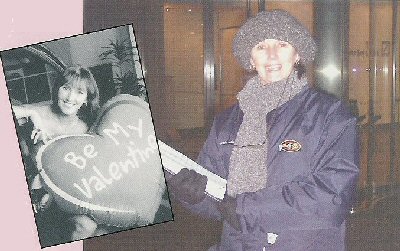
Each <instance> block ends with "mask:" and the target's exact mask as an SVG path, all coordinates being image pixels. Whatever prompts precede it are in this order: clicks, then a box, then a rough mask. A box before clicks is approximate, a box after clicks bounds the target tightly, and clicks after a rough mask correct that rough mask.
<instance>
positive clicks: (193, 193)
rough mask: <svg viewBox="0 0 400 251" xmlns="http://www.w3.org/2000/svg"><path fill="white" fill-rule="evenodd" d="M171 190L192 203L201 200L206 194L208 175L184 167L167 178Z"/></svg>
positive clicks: (181, 198)
mask: <svg viewBox="0 0 400 251" xmlns="http://www.w3.org/2000/svg"><path fill="white" fill-rule="evenodd" d="M167 184H168V188H169V191H171V192H172V194H174V195H176V196H177V197H178V199H180V200H183V201H184V202H187V203H189V204H191V205H193V204H197V203H199V202H201V201H202V200H203V199H204V198H205V196H206V194H205V190H206V185H207V177H206V176H204V175H201V174H199V173H196V172H195V171H193V170H188V169H187V168H183V169H182V170H181V171H179V173H177V174H175V175H173V176H172V177H170V178H169V179H168V180H167Z"/></svg>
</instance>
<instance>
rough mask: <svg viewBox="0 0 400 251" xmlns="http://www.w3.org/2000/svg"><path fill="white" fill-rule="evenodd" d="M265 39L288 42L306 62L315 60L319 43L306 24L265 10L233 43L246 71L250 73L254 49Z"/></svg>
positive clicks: (250, 21) (234, 50)
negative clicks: (317, 43)
mask: <svg viewBox="0 0 400 251" xmlns="http://www.w3.org/2000/svg"><path fill="white" fill-rule="evenodd" d="M265 39H276V40H280V41H285V42H288V43H289V44H291V45H292V46H293V47H294V48H295V49H296V51H297V53H299V55H300V58H301V61H302V62H304V63H305V62H310V61H313V60H314V56H315V52H316V50H317V48H316V44H315V41H314V39H313V38H312V36H311V34H310V32H309V31H308V30H307V28H306V27H305V26H304V25H303V24H301V23H300V22H299V21H298V20H297V19H296V18H294V17H293V16H292V15H290V14H289V13H288V12H287V11H284V10H272V11H263V12H259V13H258V14H257V15H256V16H254V17H252V18H250V19H248V20H247V21H246V22H245V23H244V24H243V25H242V27H240V29H239V31H238V33H237V34H236V36H235V38H234V40H233V54H234V55H235V57H236V59H237V60H238V61H239V63H240V65H241V66H242V67H243V68H245V69H246V70H251V68H252V67H251V64H250V58H251V50H252V49H253V47H254V46H256V45H257V44H258V43H259V42H262V41H264V40H265Z"/></svg>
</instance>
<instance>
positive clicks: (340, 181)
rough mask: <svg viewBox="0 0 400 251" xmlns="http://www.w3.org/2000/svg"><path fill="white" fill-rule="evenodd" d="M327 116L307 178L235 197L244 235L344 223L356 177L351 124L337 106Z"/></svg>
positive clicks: (355, 141) (355, 145)
mask: <svg viewBox="0 0 400 251" xmlns="http://www.w3.org/2000/svg"><path fill="white" fill-rule="evenodd" d="M328 114H329V115H327V116H326V119H325V120H324V122H323V123H324V127H323V133H322V135H321V137H320V140H319V145H318V150H317V151H316V152H315V154H314V158H313V159H312V160H311V166H310V168H309V170H310V171H309V172H308V173H303V174H302V175H299V176H297V177H295V178H294V179H293V180H291V181H289V182H287V183H285V184H283V185H281V186H272V187H267V188H264V189H261V190H259V191H257V192H253V193H243V194H240V195H238V196H237V208H236V212H237V213H238V215H239V217H240V219H241V224H242V229H244V231H250V230H249V229H252V228H261V229H262V230H263V231H265V232H275V233H277V232H279V231H283V230H293V229H316V228H332V227H338V226H340V225H341V223H342V222H343V221H344V219H345V217H346V216H347V215H348V213H349V210H350V207H351V204H352V202H353V197H354V195H355V189H356V185H357V179H358V174H359V168H358V135H357V131H356V119H355V118H354V117H353V116H352V115H350V113H349V112H348V111H347V109H346V108H345V107H344V105H342V104H341V103H340V104H339V105H337V104H336V105H334V106H332V107H331V108H330V111H329V113H328Z"/></svg>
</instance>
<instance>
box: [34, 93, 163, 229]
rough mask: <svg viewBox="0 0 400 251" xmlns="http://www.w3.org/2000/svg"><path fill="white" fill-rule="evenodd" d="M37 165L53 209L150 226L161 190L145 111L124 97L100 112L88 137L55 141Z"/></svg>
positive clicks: (150, 124) (104, 220)
mask: <svg viewBox="0 0 400 251" xmlns="http://www.w3.org/2000/svg"><path fill="white" fill-rule="evenodd" d="M36 160H37V164H38V168H39V172H40V175H41V177H42V180H43V183H44V186H45V188H46V189H47V190H48V191H49V192H50V193H51V194H52V195H53V196H54V198H55V200H56V202H57V204H58V205H59V206H60V207H61V208H63V209H64V210H66V211H69V212H73V213H78V214H89V215H91V216H92V217H93V218H94V219H95V220H96V221H97V222H98V223H103V224H107V225H113V226H120V227H129V226H142V225H147V224H150V223H152V222H153V220H154V217H155V214H156V212H157V209H158V207H159V205H160V202H161V197H162V194H163V192H164V190H165V180H164V175H163V171H162V166H161V159H160V154H159V151H158V145H157V142H156V138H155V132H154V127H153V122H152V118H151V113H150V109H149V106H148V104H147V103H146V102H144V101H143V100H141V99H140V98H138V97H134V96H131V95H127V94H122V95H118V96H116V97H114V98H112V99H111V100H109V101H108V102H107V103H106V104H105V105H104V106H103V107H102V109H101V111H100V114H99V116H98V118H97V120H96V122H95V123H94V125H93V126H92V128H91V130H90V132H89V133H88V134H85V135H73V136H61V137H57V138H54V139H53V140H51V141H50V142H48V144H46V145H44V146H42V148H40V150H39V152H38V154H37V157H36Z"/></svg>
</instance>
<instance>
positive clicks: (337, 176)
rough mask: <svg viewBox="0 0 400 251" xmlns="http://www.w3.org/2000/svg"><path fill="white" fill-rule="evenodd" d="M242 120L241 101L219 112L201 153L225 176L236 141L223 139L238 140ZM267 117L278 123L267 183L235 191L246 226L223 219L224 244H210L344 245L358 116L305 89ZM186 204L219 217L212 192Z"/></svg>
mask: <svg viewBox="0 0 400 251" xmlns="http://www.w3.org/2000/svg"><path fill="white" fill-rule="evenodd" d="M274 113H276V114H275V115H273V114H274ZM242 118H243V112H242V111H241V110H240V108H239V105H238V104H236V105H234V106H233V107H232V108H230V109H228V110H226V111H224V112H223V113H222V114H220V115H219V116H217V117H216V119H215V120H214V124H213V126H212V128H211V131H210V134H209V136H208V139H207V141H206V143H205V145H204V147H203V149H202V151H201V153H200V155H199V157H198V163H199V164H200V165H202V166H203V167H205V168H206V169H208V170H210V171H211V172H213V173H215V174H218V175H219V176H221V177H223V178H225V179H226V178H227V177H228V171H229V159H230V156H231V152H232V148H233V146H232V145H231V144H224V142H230V141H234V140H235V138H236V134H237V131H238V129H239V126H240V124H241V122H242ZM272 118H273V119H274V120H275V121H273V122H271V119H272ZM267 122H270V123H273V124H272V126H271V129H270V132H269V136H268V142H269V147H268V156H267V163H268V181H267V186H266V188H264V189H261V190H259V191H257V192H248V193H243V194H239V195H238V196H237V208H236V212H237V214H238V216H239V218H240V222H241V227H242V231H236V230H235V229H233V228H232V227H230V225H229V224H228V223H226V222H224V223H223V231H222V236H221V242H220V243H219V245H217V246H215V247H213V248H212V250H235V251H241V250H251V251H255V250H260V251H261V250H288V251H289V250H290V251H293V250H307V251H308V250H318V251H321V250H324V251H327V250H334V251H338V250H344V249H345V227H346V226H345V218H346V216H347V215H348V214H349V211H350V208H351V205H352V203H353V199H354V195H355V190H356V186H357V179H358V174H359V168H358V160H359V156H358V155H359V153H358V135H357V131H356V118H355V117H354V116H353V115H352V114H351V113H350V112H349V110H348V109H347V107H346V106H345V105H344V104H343V103H342V102H341V101H340V100H338V99H336V98H334V97H332V96H330V95H327V94H324V93H322V92H319V91H317V90H315V89H313V88H311V87H307V88H305V90H303V91H302V92H301V93H299V94H297V95H296V96H295V97H294V98H293V99H291V100H290V101H288V102H287V103H285V104H283V105H282V106H281V107H279V108H277V109H276V110H273V111H271V112H270V113H269V114H268V115H267ZM284 140H296V141H297V142H299V143H300V144H301V146H302V148H301V150H300V151H298V152H285V151H279V145H280V144H281V143H282V142H283V141H284ZM183 204H184V205H185V206H186V207H188V208H189V209H190V210H192V211H194V212H196V213H199V214H201V215H205V216H207V217H211V218H214V219H218V220H221V215H220V213H219V211H218V210H217V208H216V204H215V201H213V200H212V199H211V198H209V197H206V199H204V200H203V201H202V202H200V203H198V204H195V205H188V204H185V203H183ZM268 233H270V234H268ZM271 233H273V234H277V235H278V236H277V238H276V241H275V243H274V244H271V242H273V241H271V240H270V241H268V238H267V236H268V235H271ZM269 242H270V243H269ZM210 250H211V249H210Z"/></svg>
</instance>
